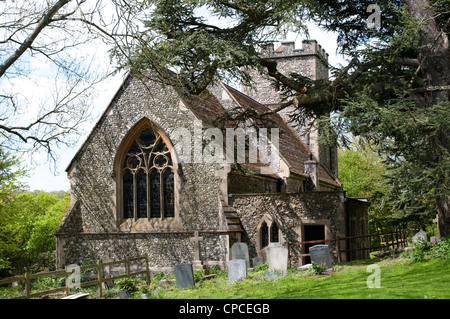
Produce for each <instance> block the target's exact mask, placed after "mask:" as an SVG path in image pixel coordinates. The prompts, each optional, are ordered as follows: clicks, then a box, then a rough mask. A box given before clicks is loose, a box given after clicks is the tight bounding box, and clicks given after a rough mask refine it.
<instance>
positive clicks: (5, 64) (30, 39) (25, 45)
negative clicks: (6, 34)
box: [0, 0, 70, 77]
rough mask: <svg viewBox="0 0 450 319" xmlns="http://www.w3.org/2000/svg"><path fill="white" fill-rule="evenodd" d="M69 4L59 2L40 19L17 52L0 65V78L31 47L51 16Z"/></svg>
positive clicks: (66, 0)
mask: <svg viewBox="0 0 450 319" xmlns="http://www.w3.org/2000/svg"><path fill="white" fill-rule="evenodd" d="M69 2H70V0H59V1H58V2H56V3H55V4H54V5H53V6H52V7H51V8H50V9H49V10H48V11H47V13H46V14H45V15H44V16H43V17H42V19H41V20H40V22H39V23H38V25H37V26H36V28H35V29H34V31H33V32H32V33H31V34H30V35H29V36H28V37H27V38H26V39H25V40H24V41H23V42H22V44H21V45H20V46H19V47H18V48H17V50H16V51H14V53H13V54H11V55H10V56H9V58H8V59H6V60H5V61H4V62H3V63H2V64H1V65H0V77H2V76H3V75H4V74H5V72H6V71H7V70H8V69H9V67H10V66H11V65H13V63H14V62H16V61H17V60H18V59H19V58H20V57H21V56H22V54H23V53H24V52H25V51H26V50H27V49H29V48H30V47H31V45H32V44H33V42H34V40H35V39H36V38H37V36H38V35H39V34H40V33H41V31H42V30H43V29H44V28H45V27H47V26H48V25H49V24H50V23H51V22H52V18H53V16H54V15H55V14H56V13H57V12H58V11H59V10H60V9H61V8H62V7H63V6H65V5H66V4H67V3H69Z"/></svg>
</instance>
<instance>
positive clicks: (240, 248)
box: [231, 243, 250, 268]
mask: <svg viewBox="0 0 450 319" xmlns="http://www.w3.org/2000/svg"><path fill="white" fill-rule="evenodd" d="M231 259H233V260H234V259H244V260H245V262H246V265H247V268H249V267H250V257H249V255H248V246H247V244H246V243H234V244H233V246H232V247H231Z"/></svg>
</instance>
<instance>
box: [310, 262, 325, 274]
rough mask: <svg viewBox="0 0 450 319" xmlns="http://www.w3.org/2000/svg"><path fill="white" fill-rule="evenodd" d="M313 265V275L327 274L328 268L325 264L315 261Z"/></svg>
mask: <svg viewBox="0 0 450 319" xmlns="http://www.w3.org/2000/svg"><path fill="white" fill-rule="evenodd" d="M311 263H312V273H313V274H315V275H320V274H321V273H323V272H325V270H326V269H327V267H326V266H325V265H323V264H318V263H315V262H314V261H313V262H311Z"/></svg>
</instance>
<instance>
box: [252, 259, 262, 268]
mask: <svg viewBox="0 0 450 319" xmlns="http://www.w3.org/2000/svg"><path fill="white" fill-rule="evenodd" d="M252 262H253V268H255V267H256V266H259V265H263V264H264V259H263V258H262V257H255V258H253V259H252Z"/></svg>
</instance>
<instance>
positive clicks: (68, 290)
mask: <svg viewBox="0 0 450 319" xmlns="http://www.w3.org/2000/svg"><path fill="white" fill-rule="evenodd" d="M64 278H65V283H66V296H69V295H70V288H69V272H68V271H67V266H65V267H64Z"/></svg>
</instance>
